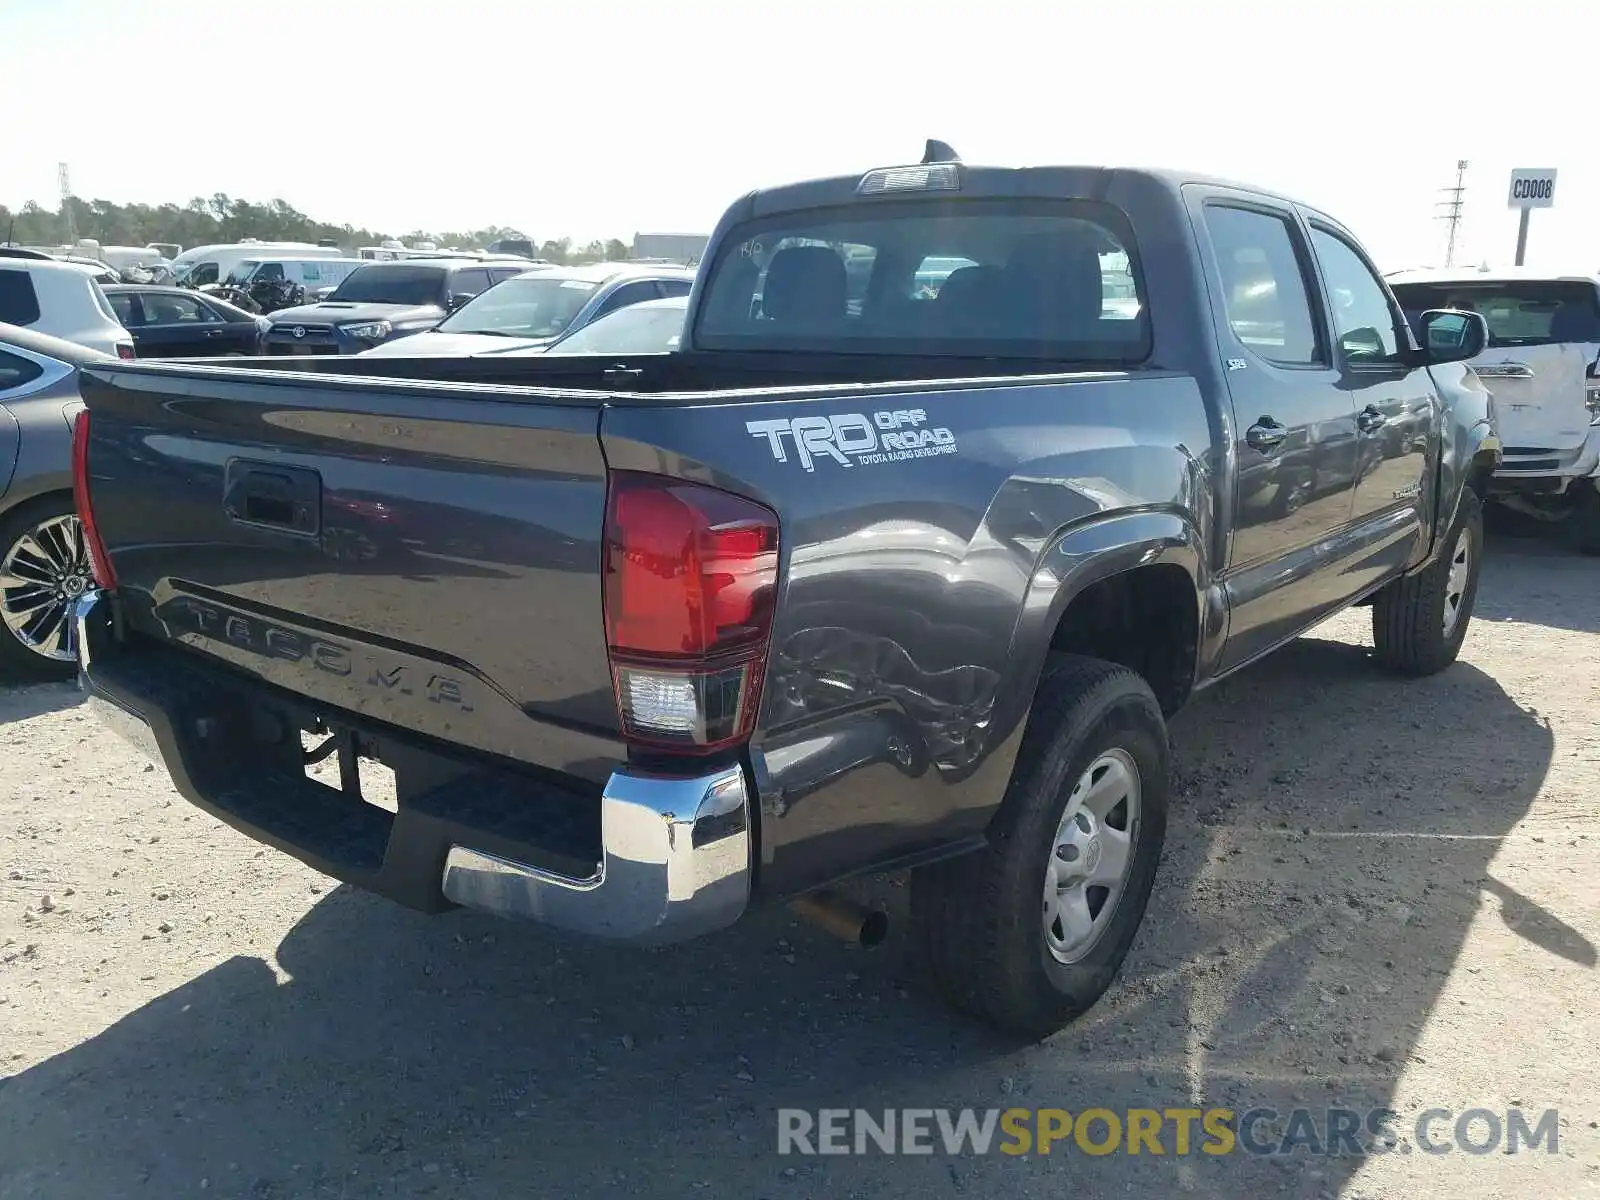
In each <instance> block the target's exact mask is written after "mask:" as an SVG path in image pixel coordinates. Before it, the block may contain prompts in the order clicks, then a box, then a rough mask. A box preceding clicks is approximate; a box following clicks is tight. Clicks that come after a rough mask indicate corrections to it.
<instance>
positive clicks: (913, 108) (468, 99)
mask: <svg viewBox="0 0 1600 1200" xmlns="http://www.w3.org/2000/svg"><path fill="white" fill-rule="evenodd" d="M1596 35H1600V6H1596V5H1594V4H1593V3H1592V2H1590V0H1568V2H1566V3H1559V2H1557V3H1550V2H1547V0H1517V2H1516V3H1479V2H1478V0H1457V2H1454V3H1440V2H1438V0H1389V2H1388V3H1381V4H1379V3H1368V2H1367V0H1342V2H1341V3H1338V4H1313V3H1310V2H1309V0H1278V2H1277V3H1257V2H1255V0H1249V2H1246V0H1207V2H1204V3H1183V2H1181V0H1103V2H1101V3H1094V4H1084V3H1081V2H1079V0H1056V2H1055V3H1025V2H1022V0H982V2H981V3H980V2H973V0H963V2H961V3H953V2H951V0H923V2H922V3H901V2H900V0H853V2H838V0H805V2H803V3H792V2H788V0H744V2H743V3H728V2H725V0H670V2H660V0H634V2H632V3H623V2H617V0H582V2H581V3H545V4H535V3H529V2H528V0H522V2H521V3H502V2H500V0H451V3H449V4H439V3H428V4H421V3H415V2H413V0H385V2H382V3H372V2H369V0H320V2H307V0H264V2H259V3H255V4H240V3H235V2H233V0H144V3H141V4H131V3H127V2H126V0H0V62H3V64H4V66H3V69H0V114H7V116H6V117H4V118H0V203H3V204H6V205H8V206H10V207H12V208H17V207H20V206H21V204H22V202H23V201H25V200H30V199H31V200H36V201H38V202H39V203H41V204H43V205H45V206H46V207H49V208H54V207H55V206H56V194H57V183H56V167H57V164H58V163H60V162H66V163H68V164H69V165H70V169H71V179H72V185H73V191H74V192H75V193H76V194H78V195H80V196H83V197H85V198H89V199H93V198H104V199H109V200H116V201H119V202H124V203H125V202H129V201H142V202H146V203H160V202H164V201H176V202H179V203H183V202H186V201H187V200H189V199H190V198H191V197H193V196H197V195H204V196H209V195H211V194H213V193H215V192H224V193H227V194H228V195H231V196H236V197H244V198H247V199H251V200H257V201H261V200H270V199H274V198H281V199H284V200H287V201H288V202H289V203H291V204H293V205H294V206H295V207H296V208H298V209H300V210H301V211H302V212H305V213H307V214H309V215H311V216H313V217H315V218H317V219H319V220H326V221H333V222H349V223H351V224H353V225H360V226H366V227H368V228H374V229H379V230H383V231H387V232H390V233H397V232H405V231H408V230H412V229H417V228H422V229H432V230H443V229H458V230H459V229H470V228H481V227H484V226H487V225H491V224H495V225H511V226H515V227H517V228H520V229H521V230H522V231H523V232H525V233H528V234H530V235H532V236H533V237H534V238H536V239H539V240H543V239H546V238H556V237H562V236H570V237H572V238H574V239H575V240H577V241H579V242H584V241H588V240H589V239H590V238H594V237H601V238H607V237H620V238H622V239H624V240H627V239H629V238H631V236H632V235H633V234H634V233H636V232H641V231H642V232H702V233H703V232H709V231H710V229H711V228H712V226H713V225H714V224H715V223H716V220H717V218H718V217H719V216H720V215H721V213H722V211H723V209H724V208H725V207H726V206H727V205H728V204H729V203H730V202H731V201H733V200H734V199H736V198H737V197H738V196H740V195H742V194H744V193H745V192H747V191H749V190H750V189H751V188H753V187H759V186H763V185H770V184H778V183H785V182H790V181H793V180H797V179H804V178H808V177H812V176H817V175H834V174H847V173H854V172H861V171H865V170H867V169H870V168H872V167H875V166H883V165H891V164H895V163H903V162H915V161H916V160H917V159H918V158H919V157H920V156H921V152H922V146H923V142H924V140H925V139H927V138H929V137H937V138H940V139H941V140H943V141H946V142H949V143H950V144H952V145H953V146H954V147H955V148H956V150H957V151H958V152H959V153H960V154H961V156H962V157H963V158H964V159H965V160H966V161H967V162H970V163H984V164H993V165H1014V166H1026V165H1037V164H1046V163H1072V164H1106V165H1160V166H1171V167H1177V168H1183V169H1190V170H1196V171H1203V172H1205V173H1207V174H1211V175H1222V176H1226V177H1229V178H1233V179H1237V180H1240V181H1243V182H1246V183H1251V184H1256V185H1259V186H1263V187H1268V188H1271V189H1273V190H1275V191H1280V192H1285V193H1287V194H1289V195H1292V196H1294V197H1295V198H1297V199H1300V200H1303V201H1305V202H1307V203H1310V204H1313V205H1315V206H1317V207H1319V208H1322V209H1323V210H1325V211H1327V212H1328V213H1330V214H1332V215H1333V216H1334V217H1336V218H1338V219H1339V220H1341V221H1342V222H1344V223H1345V224H1346V225H1348V226H1349V227H1350V228H1351V229H1352V230H1354V231H1355V233H1356V234H1357V235H1358V236H1359V237H1360V238H1361V239H1362V240H1363V241H1364V242H1365V243H1366V244H1367V246H1368V248H1369V250H1370V251H1371V252H1372V253H1373V255H1374V257H1375V258H1376V259H1377V262H1378V264H1379V266H1380V267H1381V268H1382V269H1384V270H1394V269H1399V268H1403V267H1412V266H1420V265H1430V264H1431V265H1438V264H1442V263H1443V261H1444V245H1445V226H1444V223H1443V222H1442V221H1439V220H1437V219H1435V218H1436V215H1437V213H1438V212H1439V211H1440V210H1439V208H1438V202H1439V201H1440V200H1442V199H1444V196H1443V193H1442V192H1441V189H1443V188H1445V187H1448V186H1451V185H1452V184H1453V183H1454V177H1455V166H1456V162H1457V160H1458V159H1466V160H1467V161H1468V162H1469V164H1470V166H1469V168H1468V171H1467V175H1466V188H1467V191H1466V204H1465V210H1464V221H1463V224H1462V227H1461V230H1460V234H1459V249H1458V251H1457V256H1456V261H1457V262H1458V263H1460V262H1471V263H1477V262H1481V261H1488V262H1490V263H1491V264H1494V265H1501V264H1506V263H1510V262H1511V261H1512V258H1513V253H1514V249H1515V243H1516V228H1517V216H1516V213H1515V212H1514V211H1512V210H1510V209H1508V207H1507V204H1506V198H1507V190H1508V181H1509V176H1510V172H1511V170H1512V168H1514V167H1554V168H1556V169H1557V170H1558V172H1559V175H1558V181H1557V186H1556V196H1555V206H1554V207H1553V208H1550V209H1547V210H1540V211H1537V212H1535V213H1534V214H1533V216H1532V225H1531V227H1530V232H1529V240H1528V256H1527V261H1528V263H1529V264H1530V265H1533V266H1541V267H1548V268H1557V269H1563V270H1583V271H1594V270H1597V269H1600V220H1596V217H1597V216H1600V156H1596V155H1594V154H1593V153H1592V152H1591V147H1592V146H1593V144H1594V143H1593V142H1592V141H1591V138H1593V137H1594V135H1595V124H1594V114H1595V112H1596V111H1597V101H1596V98H1595V97H1596V90H1595V84H1594V81H1593V78H1592V76H1591V72H1590V69H1589V61H1590V60H1589V51H1590V48H1591V47H1592V46H1593V45H1594V44H1595V42H1596V40H1597V38H1596Z"/></svg>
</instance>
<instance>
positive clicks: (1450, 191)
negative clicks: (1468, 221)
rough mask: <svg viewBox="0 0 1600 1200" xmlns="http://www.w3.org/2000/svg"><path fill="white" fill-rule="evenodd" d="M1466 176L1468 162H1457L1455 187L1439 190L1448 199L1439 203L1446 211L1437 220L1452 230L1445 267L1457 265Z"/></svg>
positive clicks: (1445, 251) (1464, 203)
mask: <svg viewBox="0 0 1600 1200" xmlns="http://www.w3.org/2000/svg"><path fill="white" fill-rule="evenodd" d="M1466 175H1467V160H1466V159H1464V158H1462V159H1458V160H1457V161H1456V185H1455V187H1449V188H1440V189H1439V190H1440V191H1442V192H1443V193H1444V194H1445V196H1446V197H1447V199H1444V200H1441V201H1439V204H1438V207H1440V208H1442V209H1444V211H1443V212H1442V213H1440V214H1439V215H1438V216H1437V218H1436V219H1437V220H1440V221H1443V222H1445V223H1446V225H1447V226H1448V227H1449V230H1450V234H1449V239H1448V240H1447V241H1446V242H1445V248H1444V265H1445V266H1447V267H1453V266H1455V265H1456V233H1457V231H1458V230H1459V229H1460V228H1461V210H1462V209H1463V208H1465V207H1466V194H1467V189H1466V185H1465V184H1464V183H1463V182H1462V181H1463V180H1464V179H1465V178H1466Z"/></svg>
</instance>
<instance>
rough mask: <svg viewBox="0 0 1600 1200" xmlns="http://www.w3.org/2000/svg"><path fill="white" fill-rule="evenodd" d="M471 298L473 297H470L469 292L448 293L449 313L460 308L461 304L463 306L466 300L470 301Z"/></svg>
mask: <svg viewBox="0 0 1600 1200" xmlns="http://www.w3.org/2000/svg"><path fill="white" fill-rule="evenodd" d="M472 298H473V295H472V293H471V292H451V293H450V311H451V312H455V310H456V309H458V308H460V307H461V306H462V305H463V304H465V303H466V302H467V301H468V300H471V299H472Z"/></svg>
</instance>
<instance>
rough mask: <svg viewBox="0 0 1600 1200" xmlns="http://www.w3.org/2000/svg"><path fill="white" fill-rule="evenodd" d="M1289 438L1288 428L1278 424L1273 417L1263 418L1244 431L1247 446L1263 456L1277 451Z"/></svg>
mask: <svg viewBox="0 0 1600 1200" xmlns="http://www.w3.org/2000/svg"><path fill="white" fill-rule="evenodd" d="M1288 436H1289V430H1288V428H1287V427H1285V426H1283V425H1280V424H1278V423H1277V422H1276V421H1274V420H1273V419H1272V418H1271V417H1262V418H1261V419H1260V420H1259V421H1257V422H1256V423H1255V424H1254V425H1252V426H1250V428H1249V429H1246V430H1245V431H1244V440H1245V444H1246V445H1247V446H1249V447H1250V449H1252V450H1256V451H1259V452H1260V453H1262V454H1266V453H1268V452H1269V451H1272V450H1276V449H1277V448H1278V447H1279V446H1281V445H1283V439H1284V438H1286V437H1288Z"/></svg>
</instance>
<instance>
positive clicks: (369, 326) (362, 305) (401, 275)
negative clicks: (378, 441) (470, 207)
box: [266, 259, 527, 354]
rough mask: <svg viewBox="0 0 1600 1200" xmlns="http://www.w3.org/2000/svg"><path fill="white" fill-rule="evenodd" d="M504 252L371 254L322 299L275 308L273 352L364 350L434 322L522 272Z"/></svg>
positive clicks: (268, 344)
mask: <svg viewBox="0 0 1600 1200" xmlns="http://www.w3.org/2000/svg"><path fill="white" fill-rule="evenodd" d="M525 270H527V264H526V263H521V262H514V261H509V260H505V259H414V260H405V261H397V262H367V263H362V264H361V266H360V268H359V269H358V270H356V271H354V272H352V273H351V274H350V276H349V277H348V278H346V279H345V281H344V282H343V283H341V284H340V285H339V286H338V287H337V288H335V289H334V290H333V293H332V294H331V295H330V296H329V297H328V298H327V299H326V300H323V301H321V302H319V303H317V304H307V305H303V306H300V307H297V308H286V309H282V310H280V311H278V312H275V313H273V314H272V318H271V320H272V327H271V328H270V329H269V330H268V331H267V339H266V351H267V353H268V354H359V353H361V352H362V351H363V350H370V349H372V348H373V347H374V346H377V345H380V344H382V343H384V342H387V341H389V340H390V339H397V340H398V339H401V338H407V337H409V336H410V335H412V334H416V333H420V332H421V331H422V330H424V329H431V328H432V327H433V326H435V325H437V324H438V323H439V321H440V319H441V318H442V317H444V316H445V315H446V314H448V313H450V312H452V311H453V310H455V309H458V308H461V307H463V306H464V305H466V304H467V303H468V302H469V301H471V300H472V298H473V297H474V296H476V295H478V294H479V293H480V292H485V291H488V290H489V288H490V287H492V286H493V285H494V284H496V283H499V282H501V281H502V280H506V279H510V278H511V277H513V276H515V275H520V274H521V273H522V272H524V271H525Z"/></svg>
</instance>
